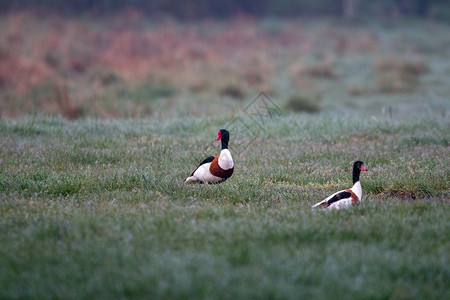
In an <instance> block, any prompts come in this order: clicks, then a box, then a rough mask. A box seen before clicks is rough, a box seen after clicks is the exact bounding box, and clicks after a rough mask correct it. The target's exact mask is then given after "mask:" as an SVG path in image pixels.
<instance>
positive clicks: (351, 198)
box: [312, 161, 367, 210]
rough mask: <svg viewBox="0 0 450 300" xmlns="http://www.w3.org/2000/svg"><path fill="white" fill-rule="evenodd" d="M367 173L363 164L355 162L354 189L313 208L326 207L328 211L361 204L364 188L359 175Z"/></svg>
mask: <svg viewBox="0 0 450 300" xmlns="http://www.w3.org/2000/svg"><path fill="white" fill-rule="evenodd" d="M361 171H367V169H366V168H365V167H364V163H363V162H360V161H358V162H355V164H354V167H353V182H354V184H353V187H352V188H351V189H345V190H341V191H339V192H336V193H334V194H332V195H330V196H328V197H327V198H326V199H324V200H322V201H320V202H318V203H316V204H314V205H313V206H312V208H316V207H321V206H323V207H325V208H326V209H327V210H333V209H344V208H349V207H351V206H352V205H355V204H359V203H360V202H361V198H362V187H361V182H360V181H359V173H360V172H361Z"/></svg>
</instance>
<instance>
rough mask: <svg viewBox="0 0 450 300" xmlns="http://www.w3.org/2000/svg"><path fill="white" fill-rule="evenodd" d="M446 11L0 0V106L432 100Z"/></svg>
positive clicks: (390, 5)
mask: <svg viewBox="0 0 450 300" xmlns="http://www.w3.org/2000/svg"><path fill="white" fill-rule="evenodd" d="M449 20H450V5H449V4H448V1H443V0H420V1H419V0H416V1H405V0H397V1H386V0H382V1H361V0H340V1H329V0H302V1H268V0H264V1H258V2H254V1H249V0H243V1H236V0H232V1H216V0H211V1H206V0H196V1H179V0H159V1H137V0H131V1H126V2H124V1H115V0H109V1H107V0H105V1H88V0H79V1H55V0H44V1H39V2H36V1H29V0H14V1H10V0H0V116H3V117H18V116H21V115H25V114H30V113H44V114H50V115H61V116H63V117H66V118H69V119H76V118H79V117H99V118H141V117H145V118H146V117H158V118H164V117H174V116H180V115H192V116H198V115H208V114H212V113H217V112H218V111H220V109H222V111H223V110H224V109H225V110H226V111H228V112H230V113H233V111H237V110H239V109H240V108H241V107H242V106H243V103H244V102H245V101H246V100H249V99H252V98H253V97H254V96H255V95H256V94H257V93H259V92H260V91H264V92H266V93H267V94H270V95H271V96H273V97H274V98H276V99H277V101H279V105H280V107H284V108H285V109H286V110H287V111H292V112H294V113H298V112H307V113H317V112H319V111H322V110H324V111H331V110H333V111H336V110H349V109H358V110H364V111H367V112H369V113H370V114H374V113H375V112H379V111H382V110H383V111H392V107H393V108H394V110H395V109H396V107H395V106H396V105H397V106H398V110H402V109H403V110H404V109H405V106H404V105H403V104H405V103H409V102H408V101H410V99H411V98H410V97H411V96H412V95H413V96H414V97H416V98H415V99H416V100H417V101H413V102H414V103H420V101H422V100H421V99H423V98H424V95H425V97H426V98H427V99H428V103H429V105H431V106H436V107H439V105H441V104H442V100H441V99H443V97H444V95H446V94H448V92H449V91H448V88H447V86H448V85H447V84H446V81H445V79H444V78H448V77H449V76H448V75H449V71H448V70H449V68H450V66H448V63H447V61H448V57H449V50H448V49H449V48H450V46H449V45H450V38H449V35H448V32H449ZM375 95H377V97H376V99H375V97H374V96H375ZM433 97H434V98H433ZM432 99H436V101H435V102H433V101H432ZM409 107H411V105H410V104H409ZM414 109H417V107H411V109H410V110H411V111H413V110H414Z"/></svg>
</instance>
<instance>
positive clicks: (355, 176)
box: [353, 160, 367, 183]
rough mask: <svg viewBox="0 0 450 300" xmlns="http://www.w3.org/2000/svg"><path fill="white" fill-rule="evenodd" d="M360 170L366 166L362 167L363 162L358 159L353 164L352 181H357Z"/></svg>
mask: <svg viewBox="0 0 450 300" xmlns="http://www.w3.org/2000/svg"><path fill="white" fill-rule="evenodd" d="M361 171H367V169H366V167H364V163H363V162H362V161H360V160H358V161H355V163H354V164H353V183H355V182H357V181H359V174H360V173H361Z"/></svg>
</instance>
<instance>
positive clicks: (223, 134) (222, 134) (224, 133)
mask: <svg viewBox="0 0 450 300" xmlns="http://www.w3.org/2000/svg"><path fill="white" fill-rule="evenodd" d="M219 140H221V141H222V149H227V148H228V142H229V141H230V133H229V132H228V130H226V129H220V130H219V132H217V138H216V141H219Z"/></svg>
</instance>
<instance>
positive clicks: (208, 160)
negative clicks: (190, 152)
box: [191, 156, 214, 176]
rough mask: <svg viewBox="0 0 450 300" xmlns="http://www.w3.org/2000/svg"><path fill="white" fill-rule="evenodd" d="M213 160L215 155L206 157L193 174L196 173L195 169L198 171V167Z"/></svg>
mask: <svg viewBox="0 0 450 300" xmlns="http://www.w3.org/2000/svg"><path fill="white" fill-rule="evenodd" d="M213 160H214V156H210V157H207V158H205V159H204V160H203V161H202V162H201V163H200V164H199V165H198V167H197V168H195V170H194V171H192V173H191V176H192V175H194V173H195V171H197V169H198V168H199V167H200V166H201V165H204V164H207V163H210V162H212V161H213Z"/></svg>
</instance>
